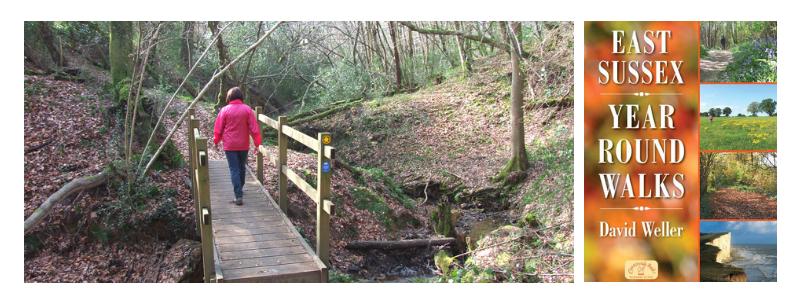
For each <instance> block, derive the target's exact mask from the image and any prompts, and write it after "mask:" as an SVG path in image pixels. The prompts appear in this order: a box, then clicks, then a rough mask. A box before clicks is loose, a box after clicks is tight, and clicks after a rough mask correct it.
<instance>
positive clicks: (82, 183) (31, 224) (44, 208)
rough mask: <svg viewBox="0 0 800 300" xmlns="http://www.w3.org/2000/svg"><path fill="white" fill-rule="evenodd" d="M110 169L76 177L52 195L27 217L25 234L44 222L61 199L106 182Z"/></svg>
mask: <svg viewBox="0 0 800 300" xmlns="http://www.w3.org/2000/svg"><path fill="white" fill-rule="evenodd" d="M109 170H110V169H106V170H104V171H103V172H100V173H98V174H96V175H94V176H87V177H81V178H78V179H74V180H72V181H70V182H69V183H67V184H66V185H64V186H63V187H61V188H60V189H58V191H56V192H55V193H53V194H52V195H50V197H48V198H47V200H45V201H44V203H42V205H41V206H39V208H38V209H36V210H35V211H34V212H33V213H32V214H31V215H30V216H29V217H28V218H27V219H25V226H24V227H25V234H27V233H29V232H30V231H31V230H33V228H35V227H36V225H37V224H39V223H40V222H42V220H44V218H45V217H47V215H48V214H50V212H51V211H52V210H53V206H55V204H56V203H59V202H61V200H63V199H64V198H66V197H68V196H69V195H72V194H74V193H76V192H79V191H82V190H87V189H91V188H94V187H97V186H99V185H101V184H103V183H105V182H106V180H107V179H108V176H109V175H110V173H111V172H110V171H109Z"/></svg>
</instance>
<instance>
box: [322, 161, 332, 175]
mask: <svg viewBox="0 0 800 300" xmlns="http://www.w3.org/2000/svg"><path fill="white" fill-rule="evenodd" d="M330 172H331V162H329V161H323V162H322V173H330Z"/></svg>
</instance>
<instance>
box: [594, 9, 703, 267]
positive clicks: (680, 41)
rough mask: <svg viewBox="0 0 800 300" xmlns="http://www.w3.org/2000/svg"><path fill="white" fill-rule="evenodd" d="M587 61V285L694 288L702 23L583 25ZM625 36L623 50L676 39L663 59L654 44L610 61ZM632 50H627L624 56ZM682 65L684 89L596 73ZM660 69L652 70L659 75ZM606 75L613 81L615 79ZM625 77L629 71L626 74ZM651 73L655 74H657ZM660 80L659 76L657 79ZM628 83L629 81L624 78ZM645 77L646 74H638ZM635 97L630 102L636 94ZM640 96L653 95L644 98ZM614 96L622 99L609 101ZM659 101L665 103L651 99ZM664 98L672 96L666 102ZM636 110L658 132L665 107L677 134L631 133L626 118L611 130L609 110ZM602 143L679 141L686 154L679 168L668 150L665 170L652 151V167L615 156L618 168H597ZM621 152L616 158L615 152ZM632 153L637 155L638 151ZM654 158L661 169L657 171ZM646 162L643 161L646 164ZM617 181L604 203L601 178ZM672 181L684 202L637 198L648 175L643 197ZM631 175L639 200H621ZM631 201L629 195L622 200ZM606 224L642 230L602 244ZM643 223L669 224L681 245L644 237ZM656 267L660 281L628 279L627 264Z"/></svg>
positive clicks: (671, 131) (648, 130) (647, 152)
mask: <svg viewBox="0 0 800 300" xmlns="http://www.w3.org/2000/svg"><path fill="white" fill-rule="evenodd" d="M584 26H585V41H584V42H585V53H584V66H585V72H584V85H585V92H584V97H585V104H584V105H585V107H584V113H585V117H584V126H585V131H584V132H585V136H584V141H585V148H584V161H585V167H584V176H585V177H584V191H585V194H584V207H585V210H584V224H585V225H584V230H585V233H584V236H585V237H584V243H585V249H586V250H585V256H584V259H585V270H584V273H585V274H584V275H585V280H586V281H697V280H698V248H699V242H698V232H699V204H698V203H699V194H698V191H699V180H698V159H699V137H698V105H699V104H698V94H699V82H698V45H699V38H698V33H699V22H586V23H585V24H584ZM615 30H622V31H624V32H625V34H626V36H625V37H624V38H623V39H622V42H621V45H622V46H624V47H626V48H629V46H630V43H631V35H632V34H633V32H635V33H636V35H637V36H638V44H639V46H640V47H644V46H645V41H644V40H643V38H642V37H643V34H644V32H645V31H647V30H651V31H653V32H655V31H659V30H660V31H665V30H669V31H670V33H671V37H670V38H668V39H666V45H667V49H666V50H667V53H666V54H662V53H659V52H660V50H661V39H660V37H659V38H657V39H656V38H653V36H650V37H651V38H652V39H653V41H654V44H655V46H656V48H655V50H656V51H655V52H653V53H651V54H646V53H639V54H637V53H627V52H626V53H624V54H614V53H613V47H614V45H613V41H614V37H613V31H615ZM626 50H627V49H626ZM646 60H650V61H668V62H669V61H683V63H682V64H681V66H680V75H681V76H682V79H683V84H654V83H650V84H643V83H641V80H642V78H639V82H638V83H637V84H629V83H627V80H628V78H627V77H626V78H625V80H626V83H623V84H615V83H614V81H613V80H611V79H609V82H608V83H607V84H601V83H600V81H601V80H602V79H604V78H605V77H603V75H601V72H600V70H599V63H600V62H601V61H609V62H613V61H620V62H622V61H626V62H629V61H638V62H639V64H640V66H641V63H642V62H643V61H646ZM654 68H655V67H652V69H654ZM610 69H611V68H610V67H608V68H606V70H609V73H610V74H611V75H610V76H614V75H613V73H611V71H610ZM624 70H626V71H627V65H625V69H624ZM666 70H667V72H666V74H667V75H668V76H667V80H671V79H672V75H671V74H670V71H672V68H671V66H670V65H669V63H668V64H667V69H666ZM653 71H654V70H653ZM653 73H654V74H655V72H653ZM626 76H630V73H629V72H627V74H626ZM639 76H640V77H643V76H642V71H641V70H640V71H639ZM634 93H635V94H637V95H633V94H634ZM641 93H649V95H644V96H642V95H643V94H641ZM608 94H617V95H608ZM619 94H627V95H619ZM653 94H660V95H653ZM663 94H667V95H663ZM624 104H638V105H639V111H638V112H637V113H636V118H637V119H638V120H639V123H640V125H642V121H643V120H645V117H646V116H645V114H646V111H647V107H648V106H652V108H653V113H654V117H655V121H656V124H657V125H660V124H659V122H660V120H661V117H660V108H659V105H661V104H669V105H671V106H673V107H674V109H675V111H674V113H673V114H672V115H671V117H672V119H673V120H674V129H651V128H649V126H648V128H642V129H626V128H625V126H626V116H625V111H626V110H624V109H623V110H622V113H621V114H620V117H619V124H620V128H619V129H613V128H612V127H613V121H614V120H613V115H612V113H611V109H610V108H609V105H616V107H619V105H624ZM599 139H609V140H611V141H612V142H613V143H614V147H615V148H616V145H617V142H618V141H620V140H628V141H630V142H631V143H632V144H633V143H634V140H635V139H650V140H662V139H667V140H669V139H679V140H681V141H682V142H683V144H684V146H685V148H684V150H685V157H684V158H683V160H682V161H680V162H679V163H677V164H672V163H669V157H670V155H671V150H670V149H669V148H667V149H666V157H667V162H666V163H662V162H661V159H660V155H659V154H656V153H654V151H653V149H652V144H650V145H651V149H650V150H645V149H643V150H642V153H641V154H642V155H649V156H648V157H649V160H648V163H637V162H636V153H635V152H634V154H633V158H632V159H631V161H630V162H628V163H620V162H618V161H617V158H616V156H614V158H613V160H614V163H610V164H609V163H602V164H601V163H599V161H600V148H599V146H600V145H599ZM614 151H616V149H614V150H612V152H614ZM634 151H635V150H634ZM654 155H657V159H656V163H653V159H654V157H653V156H654ZM642 157H644V156H642ZM603 173H613V174H620V175H621V176H622V177H621V179H620V180H619V183H618V184H617V185H616V186H617V197H609V198H606V195H605V193H604V190H603V187H602V185H601V178H600V175H599V174H603ZM657 173H659V174H669V178H668V179H667V180H666V181H665V184H666V185H667V188H668V189H669V191H670V193H672V192H673V191H676V192H677V189H676V186H675V185H674V184H673V176H674V175H675V174H683V179H682V180H681V183H682V184H683V188H684V191H685V194H684V195H683V196H682V197H680V198H663V199H656V198H639V197H638V196H639V187H640V183H639V174H645V175H644V178H645V179H644V181H645V182H644V187H645V188H644V189H643V191H644V194H645V195H646V194H647V193H648V191H650V192H652V193H655V190H656V189H657V182H656V180H655V179H654V178H655V174H657ZM626 175H630V177H631V186H632V187H633V192H634V195H635V197H632V198H627V197H626V198H622V197H619V192H620V190H622V189H623V187H624V185H625V184H624V182H625V176H626ZM625 194H626V195H628V194H627V192H626V193H625ZM634 207H648V208H654V209H650V210H634V209H632V208H634ZM601 222H606V223H608V224H609V225H610V226H612V227H623V226H624V224H625V223H626V222H627V225H628V226H630V225H631V223H633V222H635V223H637V228H636V230H637V235H636V236H635V237H630V236H628V237H625V236H622V237H608V236H606V237H601V236H600V230H601V228H600V223H601ZM641 222H655V224H656V226H660V225H661V224H662V222H669V226H670V227H682V228H683V230H682V234H681V236H680V237H645V236H644V234H643V232H642V228H641V226H642V223H641ZM645 260H654V261H656V262H657V264H658V271H657V272H658V277H657V278H655V279H649V280H632V279H627V278H626V275H625V272H626V271H627V270H625V269H626V264H630V263H631V262H630V261H645Z"/></svg>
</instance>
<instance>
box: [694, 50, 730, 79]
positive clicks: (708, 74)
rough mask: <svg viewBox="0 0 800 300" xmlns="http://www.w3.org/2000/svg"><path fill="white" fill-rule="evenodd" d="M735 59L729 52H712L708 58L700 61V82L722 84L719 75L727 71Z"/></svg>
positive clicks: (709, 52)
mask: <svg viewBox="0 0 800 300" xmlns="http://www.w3.org/2000/svg"><path fill="white" fill-rule="evenodd" d="M731 59H733V54H731V52H730V51H727V50H710V51H708V56H706V57H704V58H701V59H700V82H720V81H727V80H720V78H719V74H720V73H721V72H722V71H725V68H727V67H728V63H730V61H731Z"/></svg>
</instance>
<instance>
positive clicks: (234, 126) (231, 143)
mask: <svg viewBox="0 0 800 300" xmlns="http://www.w3.org/2000/svg"><path fill="white" fill-rule="evenodd" d="M242 98H244V95H243V93H242V90H240V89H239V88H238V87H234V88H231V89H230V90H228V97H227V98H226V101H228V105H225V107H223V108H222V109H221V110H220V111H219V115H217V121H216V122H215V125H214V148H215V149H216V148H218V147H219V145H218V144H219V142H223V144H222V149H223V150H225V157H226V158H227V159H228V168H229V169H230V170H231V183H232V184H233V194H234V196H235V197H236V198H234V199H233V203H235V204H236V205H242V196H243V192H242V186H244V178H245V174H247V172H246V171H245V165H246V164H247V152H248V150H249V149H250V137H251V136H252V137H253V144H254V146H255V147H254V151H258V146H259V145H261V133H260V132H259V131H258V122H257V121H256V116H255V114H253V110H251V109H250V106H248V105H245V104H243V103H242Z"/></svg>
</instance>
